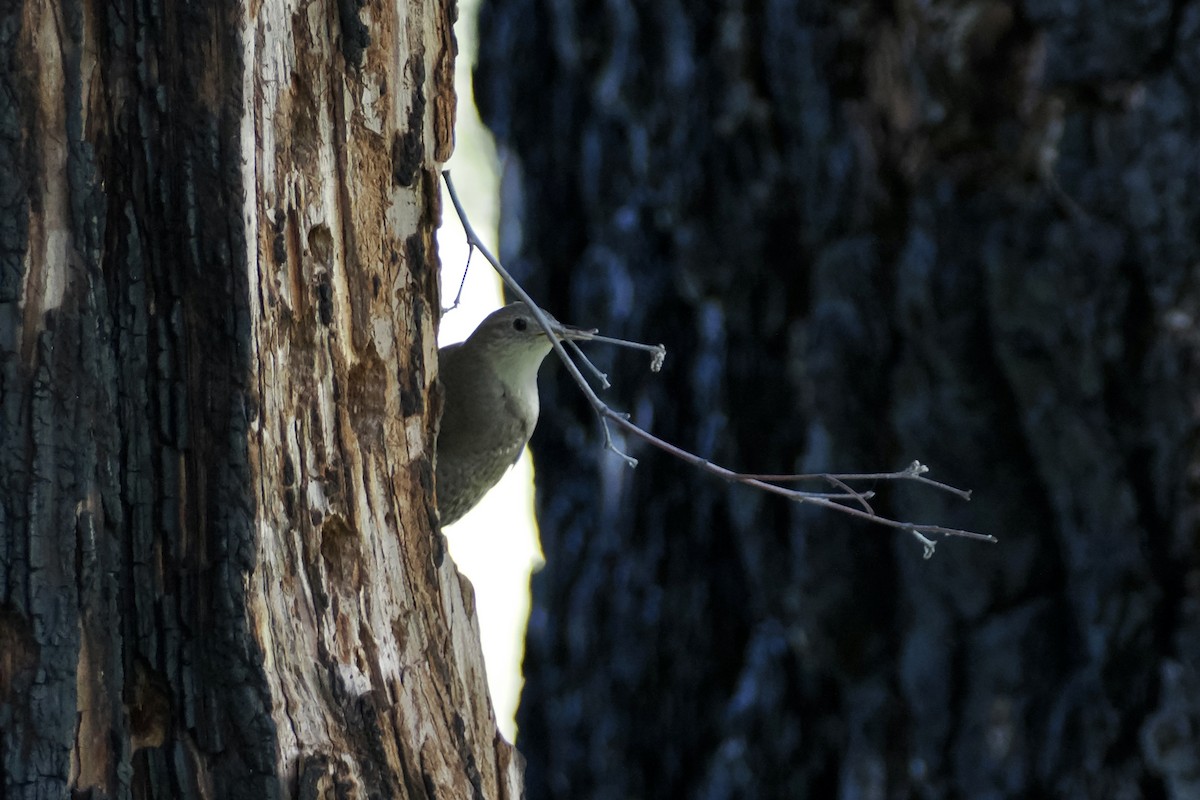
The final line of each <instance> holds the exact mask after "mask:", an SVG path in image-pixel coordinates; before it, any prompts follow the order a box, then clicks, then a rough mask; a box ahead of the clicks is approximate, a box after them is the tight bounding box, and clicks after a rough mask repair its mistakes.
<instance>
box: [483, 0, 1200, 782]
mask: <svg viewBox="0 0 1200 800" xmlns="http://www.w3.org/2000/svg"><path fill="white" fill-rule="evenodd" d="M885 5H886V4H885ZM480 23H481V28H480V41H481V47H482V52H481V55H480V60H479V67H478V70H477V73H476V94H477V97H478V102H479V103H480V106H481V109H482V112H483V117H484V119H485V121H486V122H487V123H488V124H489V125H490V126H491V127H492V129H493V131H494V132H495V133H496V135H497V138H498V143H499V145H500V146H501V148H502V149H503V150H505V151H506V152H507V154H508V156H509V160H508V176H509V180H508V181H507V183H506V188H505V191H504V196H503V201H504V211H505V214H506V215H507V216H508V217H509V218H510V219H512V220H514V221H515V223H518V224H519V225H520V230H521V236H520V238H519V243H518V244H517V245H514V244H513V241H514V240H511V239H510V240H509V242H508V244H507V246H506V247H504V248H502V255H503V257H504V258H505V260H506V262H507V264H508V266H509V267H510V268H513V269H514V270H515V271H517V272H518V273H519V275H520V277H521V278H523V279H524V281H525V282H526V286H527V288H529V289H530V290H531V291H533V292H534V294H535V297H536V298H538V299H540V300H543V301H545V302H546V304H547V307H548V308H550V309H551V310H552V311H553V312H554V313H555V314H556V315H557V316H558V317H559V318H561V319H563V320H566V321H570V322H573V323H575V324H582V325H598V326H600V327H601V328H603V329H606V330H607V331H611V332H612V333H614V334H615V335H625V336H631V337H633V338H638V339H642V340H648V341H663V342H665V343H666V344H667V346H668V348H669V352H670V355H669V356H668V360H667V366H666V369H665V370H664V373H663V374H662V376H661V377H658V376H650V375H648V374H647V373H646V370H645V365H644V363H643V362H642V361H641V360H640V359H633V358H628V357H626V356H619V357H612V358H611V359H608V358H606V356H607V354H603V355H602V361H604V362H605V363H603V364H602V366H603V367H605V368H606V369H607V370H608V371H609V372H610V375H611V377H612V378H613V382H614V384H615V387H616V388H615V389H614V390H612V391H613V393H615V396H616V397H619V398H620V400H619V401H614V402H618V403H619V404H621V405H623V406H624V407H626V408H629V409H631V410H633V411H634V412H635V415H636V417H638V418H639V419H640V420H641V421H643V422H644V423H646V424H647V425H649V426H650V427H651V428H653V429H654V430H655V431H656V432H657V433H659V434H661V435H663V436H664V437H666V438H668V439H671V440H672V441H675V442H677V443H679V444H681V445H684V446H686V447H689V448H691V449H693V450H694V451H696V452H698V453H700V454H702V455H705V456H708V457H712V458H714V459H716V460H718V461H720V462H722V463H724V464H726V465H728V466H731V467H734V468H741V469H746V470H752V471H764V472H786V471H791V470H793V469H800V470H803V471H811V470H816V469H836V470H839V471H853V470H870V471H875V470H877V469H881V468H887V469H896V468H901V467H903V466H904V465H905V464H907V463H908V462H909V461H911V460H912V459H914V458H919V459H921V460H922V461H924V462H926V463H928V464H931V465H932V466H933V467H934V469H935V473H934V474H935V476H937V477H940V478H942V479H945V480H948V481H950V482H952V483H955V484H958V485H964V486H968V487H971V488H973V489H974V490H975V497H974V500H973V501H972V502H971V503H969V504H963V503H960V502H959V501H957V500H955V499H953V498H947V497H945V496H940V495H938V494H935V493H931V492H928V491H925V490H921V489H916V488H913V487H902V488H897V489H892V488H889V487H885V486H880V487H877V488H878V489H879V490H880V492H881V495H880V497H879V498H878V500H877V507H878V508H879V509H880V510H881V511H887V512H890V513H892V514H894V515H896V516H898V517H900V518H905V519H915V520H919V521H923V522H934V523H940V524H945V525H951V526H955V527H965V528H972V529H975V530H980V531H985V532H989V533H994V534H995V535H997V536H998V537H999V538H1000V540H1001V541H1000V543H999V544H998V545H995V546H991V545H981V544H974V543H969V542H963V541H947V542H943V543H941V544H940V546H939V548H938V551H937V555H936V557H935V558H934V559H933V560H931V561H923V560H922V558H921V551H920V548H919V547H918V546H917V545H916V543H915V542H914V541H913V540H912V539H911V538H910V537H908V536H904V535H898V534H896V533H895V532H892V531H889V530H883V529H872V528H869V527H865V526H863V525H859V524H855V523H852V522H850V521H848V520H846V519H844V518H840V517H838V516H836V515H831V514H829V513H825V512H815V511H810V510H808V509H805V508H803V507H795V506H791V507H789V506H787V505H786V504H785V502H784V501H781V500H778V499H775V498H768V497H764V496H762V495H759V494H755V493H754V492H752V491H748V490H743V489H731V488H729V487H727V486H724V485H721V484H719V483H716V482H714V481H712V480H711V479H709V478H707V477H705V476H702V475H700V474H698V473H696V472H694V471H692V470H690V469H688V468H686V467H684V466H683V465H681V464H679V463H676V462H673V461H671V460H669V459H667V458H666V457H664V456H661V455H659V454H657V453H656V452H654V451H648V450H645V449H642V448H639V447H637V446H633V450H634V453H635V454H636V455H638V456H640V457H641V458H642V463H641V465H640V466H639V467H638V468H637V469H636V470H634V471H628V470H625V469H624V468H623V467H621V466H620V465H619V462H617V461H616V460H615V459H614V458H612V457H611V456H608V455H604V454H603V453H602V452H601V449H600V444H599V437H598V436H597V435H596V434H595V421H594V420H593V418H592V416H591V415H590V413H589V412H588V411H587V409H586V408H584V407H583V405H582V403H581V402H579V401H578V400H577V399H576V393H575V392H574V390H573V389H572V388H570V387H565V386H563V385H562V382H561V381H560V382H559V383H558V384H553V385H552V384H551V382H550V381H547V382H546V383H545V384H544V385H543V404H542V407H543V415H542V422H541V425H540V427H539V430H538V433H537V434H535V437H534V442H533V445H534V455H535V460H536V461H537V463H538V464H539V466H541V467H543V468H541V469H539V470H538V473H537V474H538V480H539V495H538V497H539V513H540V519H541V531H542V541H543V548H544V552H545V555H546V561H547V566H546V568H545V569H544V570H543V571H542V572H541V573H539V574H538V575H537V576H536V577H535V578H534V581H533V593H534V597H533V613H532V618H531V623H530V631H529V638H528V643H527V651H526V659H525V674H526V684H525V691H524V694H523V696H522V704H521V710H520V712H519V715H518V725H519V729H520V738H519V744H520V747H521V751H522V753H523V754H524V755H525V756H526V757H527V759H528V762H529V767H528V774H527V779H528V783H529V793H530V796H531V797H537V798H542V797H561V798H575V797H588V798H622V800H628V799H629V798H659V797H694V798H699V797H710V798H718V797H781V798H784V797H786V798H793V797H946V798H951V797H1014V798H1029V797H1050V796H1054V797H1092V798H1104V797H1175V798H1188V797H1195V796H1197V794H1198V793H1200V741H1198V739H1200V734H1197V731H1198V730H1200V726H1197V724H1196V720H1197V719H1200V672H1198V669H1200V613H1198V611H1197V601H1196V587H1197V585H1198V584H1197V581H1198V576H1200V569H1198V567H1200V548H1198V547H1197V541H1196V531H1197V528H1196V523H1195V519H1196V486H1195V478H1194V476H1195V474H1196V468H1197V460H1196V454H1195V442H1196V436H1197V422H1196V414H1195V409H1196V402H1197V398H1198V393H1197V390H1198V389H1200V385H1198V382H1197V374H1198V373H1197V370H1196V365H1197V348H1198V346H1200V326H1198V325H1197V321H1198V320H1200V296H1198V293H1197V288H1198V287H1197V281H1198V279H1200V276H1198V274H1197V266H1196V265H1197V264H1200V204H1198V203H1197V202H1196V191H1195V188H1196V185H1197V175H1198V174H1200V172H1198V170H1200V102H1198V101H1197V97H1198V96H1200V95H1198V83H1200V2H1196V0H1187V1H1186V2H1184V1H1183V0H1178V1H1177V2H1170V1H1169V0H1148V2H1143V3H1137V4H1120V3H1096V2H1082V1H1081V0H1067V1H1066V2H1057V3H1045V2H1040V1H1038V0H1027V1H1026V2H1014V3H1006V2H1000V0H985V1H984V2H970V3H961V2H933V3H899V4H895V5H894V6H886V7H881V6H880V5H879V4H877V3H870V2H847V3H832V2H812V3H783V2H773V1H772V2H765V3H737V2H734V3H728V4H720V5H719V6H715V5H714V4H711V3H704V2H693V1H692V0H675V1H674V2H664V3H652V4H649V3H648V4H637V3H627V2H620V0H618V1H617V2H608V1H607V0H605V1H604V2H590V1H589V0H584V1H583V2H580V3H553V2H538V1H537V0H489V2H488V3H486V4H485V6H484V10H483V12H482V14H481V19H480ZM503 229H505V228H504V227H503V226H502V230H503ZM508 229H511V228H508ZM609 360H611V361H612V362H613V363H612V364H611V366H610V365H609V364H608V363H607V362H608V361H609ZM560 378H561V375H560ZM546 465H551V466H552V468H550V469H546V468H544V467H545V466H546Z"/></svg>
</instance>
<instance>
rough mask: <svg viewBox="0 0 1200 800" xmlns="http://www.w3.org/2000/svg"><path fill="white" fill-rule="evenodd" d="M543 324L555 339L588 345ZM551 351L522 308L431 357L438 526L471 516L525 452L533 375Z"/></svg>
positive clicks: (534, 398) (532, 421)
mask: <svg viewBox="0 0 1200 800" xmlns="http://www.w3.org/2000/svg"><path fill="white" fill-rule="evenodd" d="M546 316H547V317H549V319H550V323H551V327H552V328H553V329H554V332H555V333H556V334H557V335H558V336H559V337H560V338H562V339H588V338H590V337H591V333H590V332H588V331H584V330H580V329H578V328H570V327H567V326H565V325H563V324H561V323H560V322H558V321H557V320H556V319H554V318H553V317H550V315H549V314H547V315H546ZM550 350H551V344H550V339H549V338H548V337H547V336H546V332H545V331H543V330H542V328H541V326H540V325H538V323H537V320H536V319H534V317H533V313H532V312H531V311H530V309H529V306H527V305H525V304H524V303H512V304H510V305H507V306H505V307H504V308H501V309H499V310H497V311H494V312H492V314H491V315H490V316H488V317H487V319H485V320H484V321H483V322H481V323H479V327H478V328H476V329H475V332H474V333H472V334H471V335H470V336H469V337H468V338H467V340H466V341H465V342H459V343H458V344H452V345H448V346H446V347H443V348H440V349H439V350H438V362H439V364H440V367H439V370H440V380H441V382H442V391H443V393H444V397H445V403H444V406H443V410H442V425H441V430H440V432H439V433H438V441H437V477H436V480H437V498H438V511H439V513H440V515H441V518H442V524H443V525H449V524H450V523H452V522H455V521H457V520H458V519H459V518H461V517H462V516H463V515H464V514H466V513H467V512H468V511H470V510H471V509H472V508H474V507H475V504H476V503H478V502H479V501H480V499H482V498H483V496H484V495H485V494H487V492H488V490H489V489H491V488H492V487H493V486H495V485H496V482H497V481H499V480H500V478H501V477H502V476H503V475H504V473H505V472H507V471H508V468H509V467H511V466H512V465H513V463H515V462H516V460H517V459H518V458H519V457H520V455H521V452H522V451H523V450H524V449H525V445H526V443H528V441H529V437H530V436H531V435H532V434H533V428H534V426H535V425H537V420H538V388H537V374H538V368H539V367H541V365H542V359H544V358H545V357H546V355H547V354H548V353H549V352H550Z"/></svg>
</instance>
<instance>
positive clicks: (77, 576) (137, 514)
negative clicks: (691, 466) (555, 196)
mask: <svg viewBox="0 0 1200 800" xmlns="http://www.w3.org/2000/svg"><path fill="white" fill-rule="evenodd" d="M452 15H453V10H452V6H451V5H449V4H447V3H443V2H438V1H437V0H430V1H428V2H423V1H422V0H412V1H411V2H399V3H394V4H382V5H380V4H374V5H371V6H370V7H369V8H367V7H361V6H360V5H359V4H355V3H336V4H335V3H322V2H316V3H310V4H301V5H295V4H288V3H280V4H265V5H263V4H258V5H255V4H250V5H244V4H239V3H217V4H211V5H206V4H199V5H196V4H187V3H161V2H155V1H154V0H151V2H146V3H131V2H126V3H122V2H116V3H112V4H105V3H99V4H92V5H89V4H86V3H77V2H71V1H70V0H68V2H66V3H53V2H38V0H30V1H29V2H25V3H23V4H22V3H16V4H13V3H8V4H4V5H3V6H2V7H0V796H2V797H4V798H6V800H13V799H15V798H22V797H66V796H68V795H69V794H70V796H79V797H82V796H90V797H125V798H128V797H147V798H150V797H154V798H201V797H204V798H237V797H245V798H255V800H260V799H261V798H274V797H283V796H287V797H331V796H338V797H344V796H374V797H380V796H386V797H434V796H437V797H448V796H454V797H489V798H491V797H506V796H511V795H515V794H519V792H520V776H519V768H518V767H517V766H516V765H515V763H514V755H513V752H512V750H511V748H510V747H509V746H508V745H507V744H506V743H505V742H504V741H503V740H502V739H501V738H500V737H499V735H498V734H497V732H496V727H495V721H494V719H493V717H492V712H491V708H490V703H489V702H488V699H487V690H486V685H485V683H484V679H483V675H484V673H483V668H482V658H481V655H480V652H479V646H478V636H477V632H476V630H475V627H474V626H475V623H474V612H473V607H472V602H473V601H472V600H471V595H470V590H469V587H466V586H465V585H464V584H463V583H462V582H461V581H460V579H459V577H458V575H457V573H456V571H455V570H454V567H453V565H452V564H451V562H450V561H449V559H447V558H445V557H444V554H443V550H442V547H441V544H440V542H441V540H440V538H439V537H438V536H437V535H436V534H435V533H434V530H435V528H436V516H435V511H434V506H433V498H432V493H431V489H430V484H431V482H432V477H431V476H432V468H431V463H432V462H431V446H432V432H433V426H434V420H435V410H436V403H435V402H434V401H433V395H432V394H431V391H430V390H431V386H432V385H433V376H434V374H435V358H434V353H435V345H434V337H433V330H434V327H435V325H436V321H437V315H438V308H439V304H438V303H439V301H438V296H437V277H436V276H437V255H436V251H435V248H434V239H433V234H434V228H435V225H436V220H437V217H438V213H439V211H438V202H439V201H438V168H439V164H440V162H441V161H443V160H445V159H446V158H447V157H448V155H449V151H450V147H451V141H452V132H451V128H452V125H453V115H454V105H453V104H454V94H453V89H452V83H451V77H452V73H453V58H454V52H455V45H454V39H453V33H452V30H451V23H452Z"/></svg>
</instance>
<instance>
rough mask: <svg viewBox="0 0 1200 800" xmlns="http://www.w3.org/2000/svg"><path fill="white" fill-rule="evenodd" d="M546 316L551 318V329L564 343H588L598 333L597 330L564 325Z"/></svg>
mask: <svg viewBox="0 0 1200 800" xmlns="http://www.w3.org/2000/svg"><path fill="white" fill-rule="evenodd" d="M546 316H547V317H550V327H551V328H552V329H553V330H554V333H555V334H556V335H557V336H558V338H560V339H562V340H564V341H566V340H574V341H577V342H586V341H587V340H588V339H591V338H592V337H593V336H595V335H596V333H597V329H596V328H591V329H590V330H589V329H584V328H575V327H572V326H570V325H563V324H562V323H561V322H559V321H558V320H556V319H555V318H554V317H552V316H550V315H549V314H547V315H546Z"/></svg>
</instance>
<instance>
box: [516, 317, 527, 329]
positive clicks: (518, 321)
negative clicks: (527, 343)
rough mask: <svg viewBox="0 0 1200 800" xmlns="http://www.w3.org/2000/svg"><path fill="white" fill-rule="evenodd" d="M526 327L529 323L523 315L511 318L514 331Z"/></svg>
mask: <svg viewBox="0 0 1200 800" xmlns="http://www.w3.org/2000/svg"><path fill="white" fill-rule="evenodd" d="M528 327H529V323H528V322H527V321H526V320H525V318H524V317H517V318H516V319H514V320H513V330H514V331H524V330H525V329H526V328H528Z"/></svg>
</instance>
